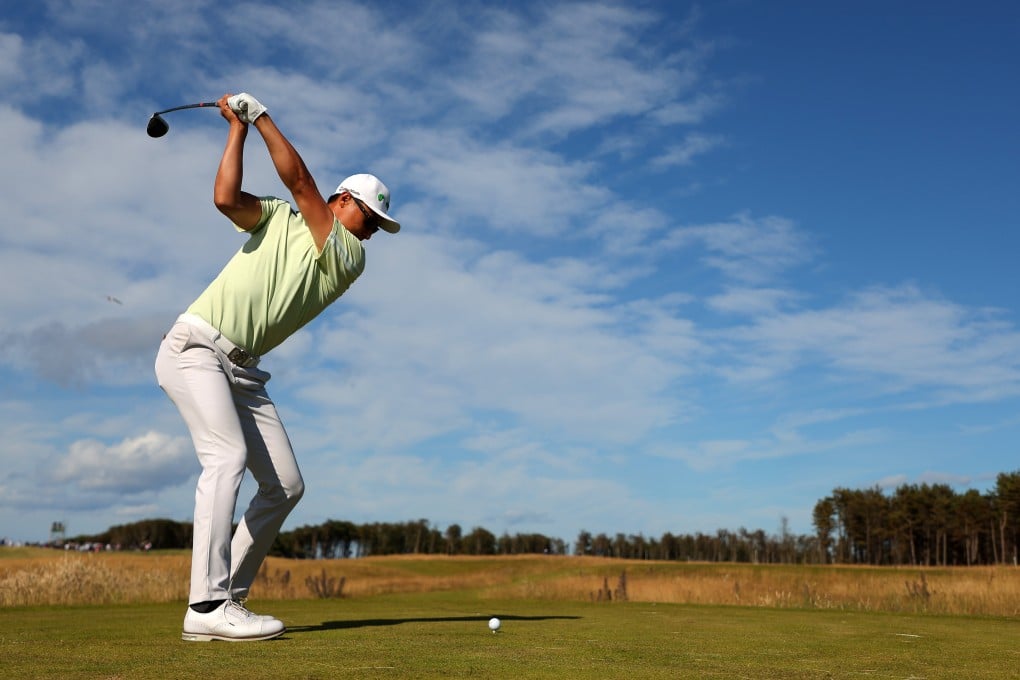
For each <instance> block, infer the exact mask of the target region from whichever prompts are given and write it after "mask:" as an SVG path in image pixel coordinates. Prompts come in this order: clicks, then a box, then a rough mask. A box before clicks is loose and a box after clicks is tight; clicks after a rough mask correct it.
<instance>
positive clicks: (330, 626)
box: [287, 614, 581, 633]
mask: <svg viewBox="0 0 1020 680" xmlns="http://www.w3.org/2000/svg"><path fill="white" fill-rule="evenodd" d="M492 616H498V617H499V618H500V619H501V620H503V621H556V620H561V621H571V620H575V619H579V618H581V617H580V616H512V615H506V614H486V615H484V616H483V615H478V616H437V617H427V618H407V619H360V620H353V621H323V622H322V623H320V624H319V625H317V626H287V632H288V633H313V632H318V631H324V630H343V629H345V628H370V627H373V626H399V625H401V624H403V623H456V622H459V621H488V620H489V619H490V618H492Z"/></svg>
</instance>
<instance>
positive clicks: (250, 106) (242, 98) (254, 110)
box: [227, 92, 266, 123]
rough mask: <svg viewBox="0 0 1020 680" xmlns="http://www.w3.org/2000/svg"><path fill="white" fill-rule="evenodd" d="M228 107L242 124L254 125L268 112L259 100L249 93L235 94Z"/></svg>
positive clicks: (228, 102)
mask: <svg viewBox="0 0 1020 680" xmlns="http://www.w3.org/2000/svg"><path fill="white" fill-rule="evenodd" d="M227 106H229V107H230V110H231V111H233V112H234V113H236V114H237V117H238V118H240V119H241V122H242V123H254V122H255V119H256V118H258V117H259V116H261V115H262V114H263V113H265V112H266V107H265V106H263V105H262V102H260V101H259V100H258V99H255V97H253V96H251V95H250V94H248V93H247V92H242V93H241V94H235V95H234V96H232V97H230V98H229V99H227Z"/></svg>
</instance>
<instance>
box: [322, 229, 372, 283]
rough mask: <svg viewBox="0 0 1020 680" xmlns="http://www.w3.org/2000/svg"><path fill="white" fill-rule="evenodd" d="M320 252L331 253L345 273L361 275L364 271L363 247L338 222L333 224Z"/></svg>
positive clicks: (356, 238)
mask: <svg viewBox="0 0 1020 680" xmlns="http://www.w3.org/2000/svg"><path fill="white" fill-rule="evenodd" d="M322 252H323V254H325V253H327V252H332V253H333V257H335V258H336V259H337V260H339V261H340V263H341V265H342V268H343V269H344V270H346V271H347V272H350V273H355V274H361V272H362V271H364V269H365V247H364V246H363V245H362V243H361V241H359V240H358V237H356V236H355V235H354V234H352V233H351V232H349V231H347V230H346V229H345V228H344V227H343V225H341V224H340V222H339V220H337V221H334V222H333V232H332V233H331V234H330V235H329V238H328V239H326V245H325V247H324V248H323V249H322Z"/></svg>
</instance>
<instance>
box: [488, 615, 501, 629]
mask: <svg viewBox="0 0 1020 680" xmlns="http://www.w3.org/2000/svg"><path fill="white" fill-rule="evenodd" d="M489 630H491V631H492V632H493V633H495V632H496V631H497V630H499V619H497V618H496V617H495V616H493V617H492V618H491V619H489Z"/></svg>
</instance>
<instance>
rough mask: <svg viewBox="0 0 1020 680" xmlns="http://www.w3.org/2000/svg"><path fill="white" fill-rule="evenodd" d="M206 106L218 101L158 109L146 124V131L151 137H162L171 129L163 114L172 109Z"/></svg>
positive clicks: (214, 104)
mask: <svg viewBox="0 0 1020 680" xmlns="http://www.w3.org/2000/svg"><path fill="white" fill-rule="evenodd" d="M204 106H216V102H201V103H199V104H185V105H184V106H175V107H173V108H172V109H167V110H165V111H157V112H156V113H154V114H152V117H151V118H149V124H148V125H146V126H145V131H146V132H148V133H149V136H150V137H162V136H163V135H165V134H166V133H167V132H169V131H170V126H169V125H167V122H166V121H165V120H163V117H162V115H161V114H164V113H170V112H171V111H180V110H181V109H200V108H202V107H204Z"/></svg>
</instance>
